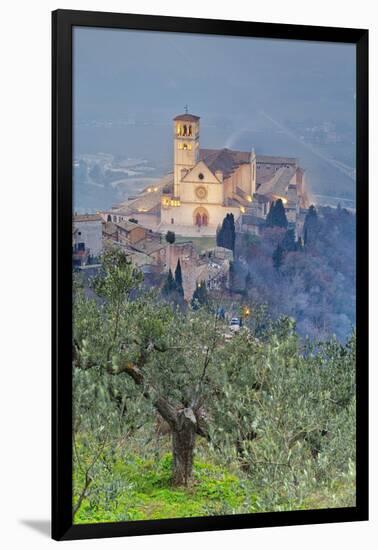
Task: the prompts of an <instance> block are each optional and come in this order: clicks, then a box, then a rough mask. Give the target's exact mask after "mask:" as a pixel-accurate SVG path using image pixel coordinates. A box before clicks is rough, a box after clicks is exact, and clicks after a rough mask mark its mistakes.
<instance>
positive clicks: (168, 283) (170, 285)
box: [162, 269, 177, 296]
mask: <svg viewBox="0 0 378 550" xmlns="http://www.w3.org/2000/svg"><path fill="white" fill-rule="evenodd" d="M175 290H177V286H176V281H175V280H174V278H173V275H172V271H171V269H169V271H168V275H167V278H166V280H165V283H164V285H163V288H162V292H163V294H165V295H166V296H168V295H169V294H171V292H174V291H175Z"/></svg>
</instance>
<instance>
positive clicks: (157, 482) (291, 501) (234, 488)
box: [74, 443, 355, 524]
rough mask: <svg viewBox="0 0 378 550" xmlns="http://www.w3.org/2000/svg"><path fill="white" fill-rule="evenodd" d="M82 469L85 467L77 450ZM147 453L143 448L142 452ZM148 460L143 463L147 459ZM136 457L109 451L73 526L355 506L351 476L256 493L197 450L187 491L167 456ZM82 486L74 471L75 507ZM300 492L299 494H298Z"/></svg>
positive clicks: (249, 481)
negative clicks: (175, 476) (174, 477)
mask: <svg viewBox="0 0 378 550" xmlns="http://www.w3.org/2000/svg"><path fill="white" fill-rule="evenodd" d="M78 448H79V451H80V455H81V464H90V462H91V458H90V456H87V454H86V452H85V450H84V447H83V446H82V445H80V443H79V444H78ZM145 450H146V451H147V452H149V451H148V450H147V448H146V449H145ZM146 457H148V458H146ZM151 457H153V458H149V455H148V454H146V455H145V456H144V457H140V456H138V455H137V454H136V453H135V450H134V449H131V448H130V447H129V448H128V449H127V450H121V448H120V447H118V448H113V449H112V450H111V449H108V450H107V451H105V452H104V453H103V455H102V456H101V460H100V461H99V462H98V463H97V465H96V471H94V472H93V474H94V475H93V482H92V484H91V485H90V487H89V491H88V494H87V496H86V498H84V500H83V502H82V505H81V507H80V509H79V510H78V512H77V513H76V515H75V519H74V523H77V524H79V523H81V524H83V523H99V522H117V521H132V520H146V519H166V518H184V517H201V516H211V515H228V514H240V513H256V512H267V511H284V510H298V509H302V510H303V509H320V508H333V507H345V506H354V505H355V480H354V474H353V472H352V470H351V471H349V472H345V475H344V476H342V477H341V478H338V479H334V480H333V481H332V482H328V483H326V482H325V480H324V481H323V482H320V480H319V482H317V483H316V484H315V485H313V484H312V485H311V486H309V487H308V488H307V487H304V491H302V490H300V491H299V492H300V493H302V496H300V495H295V494H293V492H292V489H291V490H288V488H287V487H285V486H284V485H282V484H276V485H272V484H271V483H264V484H263V485H260V487H258V486H257V485H256V481H254V479H253V477H248V476H247V475H245V474H243V472H242V471H241V470H240V469H239V468H238V467H237V465H236V464H235V465H229V466H227V467H226V466H225V465H221V464H219V463H217V462H216V461H215V457H214V456H212V455H210V454H209V452H208V451H206V449H205V448H202V446H201V445H199V446H198V453H197V456H196V459H195V462H194V481H193V483H192V485H191V486H190V487H187V488H184V487H175V486H173V485H172V483H171V475H172V455H171V453H170V452H165V454H162V455H160V458H158V456H157V455H156V454H155V453H151ZM83 486H84V477H83V473H82V471H81V470H80V469H79V468H78V467H77V463H76V467H75V468H74V494H75V495H76V496H75V498H74V504H75V502H76V500H77V498H78V495H79V494H80V492H81V489H82V487H83ZM299 489H300V488H298V490H299Z"/></svg>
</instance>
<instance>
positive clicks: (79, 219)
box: [72, 214, 102, 265]
mask: <svg viewBox="0 0 378 550" xmlns="http://www.w3.org/2000/svg"><path fill="white" fill-rule="evenodd" d="M101 251H102V218H101V216H100V215H99V214H80V215H78V214H75V215H74V217H73V227H72V252H73V255H74V258H73V261H74V264H76V265H86V264H87V263H88V262H89V261H93V260H95V259H96V258H98V256H99V255H100V254H101Z"/></svg>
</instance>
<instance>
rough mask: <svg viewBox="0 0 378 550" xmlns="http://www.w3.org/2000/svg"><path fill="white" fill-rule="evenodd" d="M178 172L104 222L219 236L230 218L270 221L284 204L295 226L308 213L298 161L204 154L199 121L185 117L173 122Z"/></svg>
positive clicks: (226, 152)
mask: <svg viewBox="0 0 378 550" xmlns="http://www.w3.org/2000/svg"><path fill="white" fill-rule="evenodd" d="M173 151H174V152H173V170H172V172H171V173H169V174H167V175H166V176H164V177H163V178H162V179H161V180H160V181H158V182H156V183H154V185H153V186H151V187H148V188H146V189H145V190H144V191H143V192H142V193H140V194H139V195H138V196H137V197H133V198H132V199H130V200H128V201H125V202H123V203H121V204H119V205H117V206H116V207H114V208H113V209H111V210H110V211H107V212H104V213H103V216H105V219H106V220H108V221H110V220H111V221H113V222H119V221H122V220H125V219H127V218H129V219H130V217H133V218H135V219H137V220H138V222H139V223H140V224H141V225H143V226H145V227H147V228H149V229H153V230H156V231H159V232H161V233H163V232H165V231H167V230H168V229H170V230H172V231H174V232H175V233H177V234H178V235H184V236H188V237H190V236H204V235H211V236H213V235H215V234H216V230H217V227H218V226H219V225H220V224H221V223H222V221H223V219H224V217H225V216H226V214H228V213H232V214H233V215H234V218H235V220H237V219H238V218H239V217H240V216H242V215H243V214H245V213H247V214H252V215H254V216H257V217H260V218H265V217H266V216H267V214H268V212H269V209H270V206H271V204H272V203H273V202H274V201H276V200H277V199H279V198H280V199H281V200H282V202H283V204H284V206H285V209H286V213H287V216H288V219H289V221H290V222H293V223H294V222H295V218H296V215H297V213H298V212H299V209H301V208H307V207H308V204H307V203H308V200H307V195H306V187H305V182H304V171H303V169H302V168H301V167H300V166H299V165H298V162H297V159H295V158H289V157H275V156H263V155H256V153H255V151H254V149H251V150H250V151H235V150H231V149H227V148H223V149H201V147H200V117H198V116H196V115H193V114H190V113H184V114H181V115H178V116H176V117H175V118H174V119H173Z"/></svg>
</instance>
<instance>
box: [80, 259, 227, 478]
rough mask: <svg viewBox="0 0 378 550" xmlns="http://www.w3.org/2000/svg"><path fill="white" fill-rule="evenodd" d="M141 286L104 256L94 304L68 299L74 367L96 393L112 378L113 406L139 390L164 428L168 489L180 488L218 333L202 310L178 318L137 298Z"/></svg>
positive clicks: (153, 301) (152, 300) (200, 421)
mask: <svg viewBox="0 0 378 550" xmlns="http://www.w3.org/2000/svg"><path fill="white" fill-rule="evenodd" d="M140 282H141V275H140V273H139V272H138V271H136V270H135V268H134V267H133V266H132V265H131V264H130V263H129V262H128V260H127V259H126V258H125V256H124V255H123V253H122V252H121V251H119V250H117V249H113V250H110V251H107V252H106V253H105V254H104V256H103V259H102V273H101V274H100V275H99V276H98V277H97V278H96V279H95V280H94V281H93V289H94V291H95V293H96V295H97V299H89V298H88V297H86V296H85V294H84V293H81V295H80V296H76V297H75V319H74V367H75V368H77V369H79V370H82V371H84V372H88V371H92V370H93V371H98V372H99V376H100V378H99V380H98V382H97V383H98V384H101V385H103V386H105V385H107V384H108V379H109V377H110V378H113V379H114V382H113V383H114V384H115V387H114V388H113V389H112V393H113V394H115V399H113V401H114V402H117V400H118V401H120V402H123V400H124V395H130V390H131V388H132V389H133V391H135V390H138V395H139V396H142V397H143V398H144V399H145V400H146V401H147V402H148V403H149V404H150V405H151V406H152V407H153V408H154V409H155V410H156V411H157V412H158V413H159V414H160V415H161V416H162V417H163V419H164V420H165V421H166V422H167V423H168V424H169V427H170V429H171V433H172V452H173V473H172V477H173V482H174V483H176V484H178V485H187V484H188V483H189V482H190V481H191V476H192V465H193V454H194V448H195V441H196V436H198V435H199V436H202V437H207V433H206V428H205V421H204V416H205V415H204V402H205V401H206V399H207V397H208V393H209V389H208V388H209V371H210V369H211V368H212V361H213V359H214V357H215V352H216V349H217V347H218V345H219V343H220V342H222V340H223V333H224V326H222V327H221V326H220V324H221V322H220V320H219V319H217V317H215V316H214V315H211V314H209V313H208V312H207V311H205V310H198V311H196V312H195V313H194V312H192V311H190V312H188V313H181V312H180V311H179V310H176V309H174V308H172V306H171V305H169V304H166V303H162V302H161V301H159V299H158V296H155V295H154V294H153V293H144V294H141V293H139V294H138V287H139V285H140ZM133 292H134V296H133V297H132V299H131V294H132V293H133Z"/></svg>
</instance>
